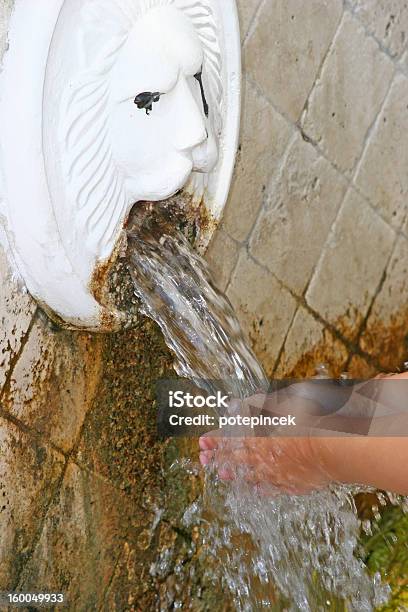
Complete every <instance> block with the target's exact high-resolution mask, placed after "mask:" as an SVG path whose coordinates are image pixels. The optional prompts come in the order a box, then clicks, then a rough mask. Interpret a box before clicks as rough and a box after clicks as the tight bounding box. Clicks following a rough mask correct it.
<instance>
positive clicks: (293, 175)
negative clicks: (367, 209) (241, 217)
mask: <svg viewBox="0 0 408 612" xmlns="http://www.w3.org/2000/svg"><path fill="white" fill-rule="evenodd" d="M346 188H347V185H346V181H345V180H344V178H343V177H342V176H341V174H339V173H337V172H336V171H335V170H334V169H333V168H332V166H331V165H330V164H329V163H328V162H327V161H326V160H325V159H324V158H323V157H321V156H319V155H318V154H317V153H316V151H315V149H314V148H313V147H312V146H311V145H310V144H307V143H305V142H304V141H303V140H302V138H301V137H300V136H298V137H297V138H296V140H295V142H294V143H293V144H292V146H291V148H290V150H289V154H288V157H287V158H286V159H285V162H284V164H283V167H282V170H281V171H280V172H279V173H276V174H275V176H274V177H273V179H272V182H271V184H270V185H269V190H268V202H267V204H266V206H265V207H264V208H263V210H262V212H261V214H260V216H259V218H258V220H257V222H256V226H255V229H254V231H253V234H252V237H251V240H250V244H249V249H250V252H251V254H252V255H253V256H254V257H255V258H256V259H257V260H258V261H259V262H261V263H262V264H263V265H264V266H266V267H267V268H268V269H270V270H271V271H272V272H273V273H274V274H276V276H277V277H278V278H279V279H280V280H281V281H282V282H283V283H284V284H285V285H287V286H288V287H290V288H291V289H292V290H293V291H294V292H296V293H297V294H299V295H302V293H303V291H304V289H305V288H306V286H307V283H308V282H309V280H310V277H311V275H312V272H313V270H314V267H315V265H316V263H317V261H318V259H319V257H320V253H321V250H322V248H323V246H324V244H325V241H326V239H327V236H328V234H329V231H330V228H331V226H332V224H333V221H334V219H335V217H336V214H337V212H338V209H339V207H340V204H341V202H342V200H343V198H344V194H345V192H346Z"/></svg>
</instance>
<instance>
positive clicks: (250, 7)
mask: <svg viewBox="0 0 408 612" xmlns="http://www.w3.org/2000/svg"><path fill="white" fill-rule="evenodd" d="M260 3H261V0H237V5H238V14H239V23H240V28H241V39H242V40H244V39H245V36H246V35H247V33H248V28H249V26H250V24H251V22H252V19H253V18H254V15H255V13H256V10H257V8H258V6H259V5H260Z"/></svg>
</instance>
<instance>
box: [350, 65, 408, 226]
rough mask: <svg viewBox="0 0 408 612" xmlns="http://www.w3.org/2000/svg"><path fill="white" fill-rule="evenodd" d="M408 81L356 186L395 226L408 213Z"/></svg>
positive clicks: (382, 122) (392, 101) (383, 120)
mask: <svg viewBox="0 0 408 612" xmlns="http://www.w3.org/2000/svg"><path fill="white" fill-rule="evenodd" d="M407 101H408V79H407V78H406V77H404V76H402V75H399V76H398V77H397V78H396V80H395V82H394V83H393V85H392V88H391V91H390V94H389V96H388V99H387V102H386V105H385V107H384V109H383V111H382V112H381V115H380V116H379V118H378V121H377V124H376V127H375V129H374V131H373V133H372V135H371V137H370V141H369V144H368V147H367V149H366V151H365V153H364V157H363V159H362V162H361V165H360V167H359V170H358V173H357V175H356V179H355V182H356V184H357V186H358V187H359V189H361V191H362V192H363V193H364V194H365V195H366V196H367V197H368V198H369V199H370V201H371V203H372V204H373V205H374V206H375V207H376V208H378V210H379V211H381V214H382V215H383V216H385V218H386V219H387V220H388V221H389V222H390V223H391V224H392V225H394V226H396V227H400V226H401V223H402V221H403V219H405V216H406V214H407V212H408V173H407V168H408V105H407Z"/></svg>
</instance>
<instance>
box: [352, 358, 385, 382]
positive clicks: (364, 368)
mask: <svg viewBox="0 0 408 612" xmlns="http://www.w3.org/2000/svg"><path fill="white" fill-rule="evenodd" d="M347 372H348V373H349V375H350V376H351V378H360V379H363V380H368V379H369V378H373V377H374V376H377V374H379V371H378V369H377V368H375V367H374V366H373V365H371V364H369V363H368V362H367V361H366V360H365V359H363V357H361V356H360V355H353V357H352V358H351V361H350V363H349V366H348V367H347Z"/></svg>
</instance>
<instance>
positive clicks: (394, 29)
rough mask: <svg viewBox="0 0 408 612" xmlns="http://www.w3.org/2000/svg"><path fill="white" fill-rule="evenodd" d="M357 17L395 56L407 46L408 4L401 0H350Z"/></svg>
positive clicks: (399, 54)
mask: <svg viewBox="0 0 408 612" xmlns="http://www.w3.org/2000/svg"><path fill="white" fill-rule="evenodd" d="M349 3H350V5H351V7H352V8H353V10H354V12H355V15H356V17H357V18H358V19H359V20H360V21H361V22H362V23H363V24H364V25H365V26H366V28H367V31H368V32H370V34H373V35H374V36H375V37H376V38H377V40H379V41H380V42H381V44H382V45H384V47H385V48H386V49H388V51H389V52H390V54H391V55H392V56H393V57H400V56H401V54H402V53H403V52H404V50H405V49H406V47H407V39H408V4H407V3H406V2H405V1H401V0H349Z"/></svg>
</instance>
